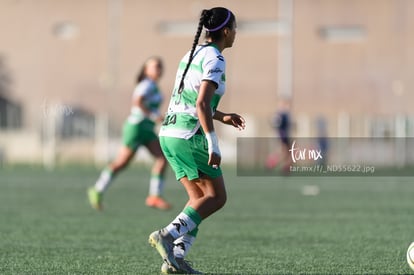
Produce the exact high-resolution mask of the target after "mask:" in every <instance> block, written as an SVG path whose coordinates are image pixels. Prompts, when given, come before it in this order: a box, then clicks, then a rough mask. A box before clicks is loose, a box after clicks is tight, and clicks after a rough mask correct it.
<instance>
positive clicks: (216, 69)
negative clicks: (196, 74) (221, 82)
mask: <svg viewBox="0 0 414 275" xmlns="http://www.w3.org/2000/svg"><path fill="white" fill-rule="evenodd" d="M222 72H223V71H222V70H221V69H220V68H214V69H211V70H209V71H208V74H217V73H222Z"/></svg>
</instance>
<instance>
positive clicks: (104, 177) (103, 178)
mask: <svg viewBox="0 0 414 275" xmlns="http://www.w3.org/2000/svg"><path fill="white" fill-rule="evenodd" d="M112 179H113V177H112V171H111V170H109V169H105V170H103V171H102V173H101V175H100V176H99V179H98V180H97V181H96V183H95V190H96V191H98V192H99V193H103V192H105V191H106V189H108V186H109V185H110V184H111V182H112Z"/></svg>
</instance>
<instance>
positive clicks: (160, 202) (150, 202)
mask: <svg viewBox="0 0 414 275" xmlns="http://www.w3.org/2000/svg"><path fill="white" fill-rule="evenodd" d="M145 204H146V205H147V206H148V207H153V208H157V209H160V210H169V209H171V204H169V203H168V202H166V201H165V200H164V199H163V198H161V197H159V196H148V197H147V199H146V200H145Z"/></svg>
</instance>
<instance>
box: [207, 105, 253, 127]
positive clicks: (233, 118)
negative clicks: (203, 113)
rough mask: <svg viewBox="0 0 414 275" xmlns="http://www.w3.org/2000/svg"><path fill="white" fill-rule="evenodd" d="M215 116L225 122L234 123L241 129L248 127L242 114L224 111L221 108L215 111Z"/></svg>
mask: <svg viewBox="0 0 414 275" xmlns="http://www.w3.org/2000/svg"><path fill="white" fill-rule="evenodd" d="M213 118H214V119H215V120H218V121H220V122H222V123H224V124H227V125H232V126H234V127H236V128H238V129H239V130H243V129H244V128H245V127H246V121H245V120H244V118H243V117H242V116H241V115H238V114H235V113H228V114H226V113H223V112H220V111H219V110H216V112H215V113H214V116H213Z"/></svg>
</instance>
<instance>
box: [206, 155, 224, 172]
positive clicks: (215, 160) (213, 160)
mask: <svg viewBox="0 0 414 275" xmlns="http://www.w3.org/2000/svg"><path fill="white" fill-rule="evenodd" d="M220 163H221V155H219V154H217V153H215V152H212V153H211V154H210V156H209V158H208V165H210V166H212V167H213V168H215V169H217V168H218V167H219V166H220Z"/></svg>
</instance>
